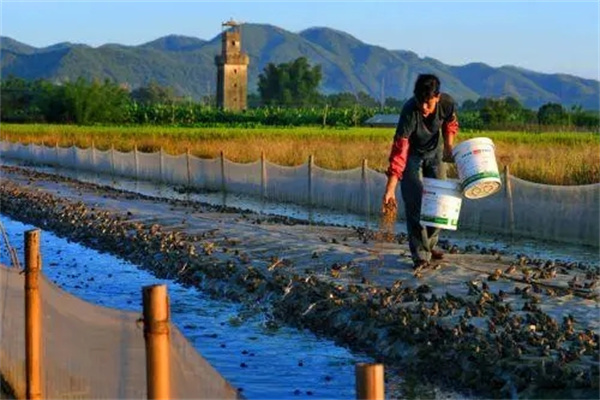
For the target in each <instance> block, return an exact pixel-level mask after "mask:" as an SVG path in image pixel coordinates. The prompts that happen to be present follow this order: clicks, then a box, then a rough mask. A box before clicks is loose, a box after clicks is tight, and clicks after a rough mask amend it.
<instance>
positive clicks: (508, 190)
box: [504, 165, 515, 242]
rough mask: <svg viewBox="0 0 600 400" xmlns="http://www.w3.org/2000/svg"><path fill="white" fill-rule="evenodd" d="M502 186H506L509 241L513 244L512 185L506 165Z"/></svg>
mask: <svg viewBox="0 0 600 400" xmlns="http://www.w3.org/2000/svg"><path fill="white" fill-rule="evenodd" d="M504 184H505V185H506V201H507V203H508V229H509V230H510V241H511V242H513V241H514V235H515V213H514V209H513V198H512V185H511V184H510V172H509V168H508V165H505V166H504Z"/></svg>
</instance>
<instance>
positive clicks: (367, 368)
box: [355, 363, 385, 400]
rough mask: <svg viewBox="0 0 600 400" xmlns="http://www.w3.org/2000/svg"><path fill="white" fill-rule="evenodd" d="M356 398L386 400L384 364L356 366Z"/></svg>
mask: <svg viewBox="0 0 600 400" xmlns="http://www.w3.org/2000/svg"><path fill="white" fill-rule="evenodd" d="M355 373H356V398H357V399H364V400H384V398H385V390H384V384H383V364H364V363H361V364H356V367H355Z"/></svg>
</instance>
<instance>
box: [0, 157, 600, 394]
mask: <svg viewBox="0 0 600 400" xmlns="http://www.w3.org/2000/svg"><path fill="white" fill-rule="evenodd" d="M1 172H2V176H1V179H2V185H1V186H0V211H1V212H2V213H3V214H6V215H8V216H10V217H11V218H13V219H16V220H20V221H22V222H26V223H29V224H32V225H35V226H38V227H40V228H42V229H45V230H50V231H53V232H55V233H57V234H58V235H61V236H64V237H67V238H69V239H71V240H73V241H77V242H80V243H83V244H85V245H86V246H88V247H91V248H94V249H97V250H101V251H107V252H110V253H112V254H115V255H117V256H120V257H122V258H124V259H126V260H128V261H131V262H133V263H135V264H137V265H139V266H140V267H141V268H144V269H147V270H150V271H152V272H153V273H154V274H155V275H156V276H157V277H159V278H169V279H174V280H176V281H178V282H180V283H182V284H184V285H189V286H194V287H198V288H199V289H201V290H204V291H206V292H208V293H210V294H211V295H213V296H215V297H218V298H228V299H234V300H237V301H240V302H243V303H246V304H255V305H256V304H259V305H260V306H261V307H264V308H265V309H268V310H269V314H270V315H272V316H273V318H272V320H271V321H270V324H272V326H273V329H277V326H279V325H280V324H290V325H294V326H297V327H301V328H308V329H310V330H312V331H313V332H316V333H318V334H320V335H324V336H326V337H329V338H334V339H335V340H336V341H338V342H339V343H341V344H343V345H345V346H349V347H351V348H354V349H357V350H361V351H366V352H367V353H369V354H371V355H372V356H373V357H375V358H376V359H377V360H378V361H380V362H382V363H384V364H385V365H386V368H387V369H388V373H389V374H391V373H398V371H400V373H402V374H403V375H404V377H405V379H406V380H407V381H410V380H413V381H418V382H431V383H434V384H436V385H440V386H442V387H449V388H452V389H455V390H464V391H467V392H469V393H474V394H476V395H477V396H482V397H516V396H518V397H554V398H557V397H560V398H564V397H570V398H598V396H599V394H600V393H599V387H598V382H599V364H600V363H599V355H600V353H599V349H600V347H599V342H598V341H599V337H598V329H599V326H600V321H599V319H600V317H599V315H598V294H599V289H598V280H599V268H598V265H590V264H583V263H577V262H562V261H560V260H544V259H534V258H530V257H528V255H527V254H519V255H517V256H514V255H507V254H503V253H502V251H499V250H498V249H494V248H481V247H480V248H477V247H472V246H469V247H466V248H461V247H459V246H456V245H453V244H452V243H450V242H447V241H446V242H443V246H442V247H444V249H445V250H446V254H445V256H444V259H443V260H441V261H440V262H438V263H437V264H435V265H432V266H431V267H429V268H426V269H424V270H420V271H413V269H412V265H411V262H410V255H409V251H408V246H407V244H406V238H405V237H404V236H403V235H395V234H394V233H393V232H389V230H385V229H381V230H378V231H369V230H367V229H365V228H352V227H339V226H328V225H316V224H308V223H306V222H305V221H301V220H294V219H291V218H285V217H275V216H265V215H260V214H255V213H251V212H248V211H244V210H239V209H230V208H225V207H219V206H210V205H206V204H200V203H192V202H186V201H180V200H161V199H156V198H150V197H146V196H143V195H139V194H132V193H128V192H123V191H118V190H114V189H111V188H108V187H100V186H97V185H93V184H88V183H81V182H77V181H74V180H71V179H67V178H61V177H57V176H53V175H47V174H43V173H39V172H33V171H31V170H26V169H22V168H18V167H2V171H1ZM396 395H397V396H398V397H406V396H407V393H397V394H396Z"/></svg>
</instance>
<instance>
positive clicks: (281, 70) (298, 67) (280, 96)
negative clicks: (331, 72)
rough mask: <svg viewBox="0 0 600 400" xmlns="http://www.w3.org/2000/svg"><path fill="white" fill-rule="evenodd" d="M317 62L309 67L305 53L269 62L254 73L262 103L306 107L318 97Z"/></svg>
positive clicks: (318, 67)
mask: <svg viewBox="0 0 600 400" xmlns="http://www.w3.org/2000/svg"><path fill="white" fill-rule="evenodd" d="M321 78H322V73H321V66H320V65H317V66H315V67H311V66H310V64H309V63H308V60H307V59H306V58H305V57H300V58H298V59H296V60H294V61H293V62H291V63H282V64H279V65H274V64H273V63H269V64H268V65H267V66H266V67H265V68H264V70H263V72H262V73H261V74H260V75H259V76H258V92H259V94H260V98H261V101H262V104H263V105H266V106H276V105H279V106H286V107H306V106H310V105H312V104H314V102H316V101H318V100H319V97H320V95H319V92H318V91H317V88H318V86H319V83H320V82H321Z"/></svg>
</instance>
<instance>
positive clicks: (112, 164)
mask: <svg viewBox="0 0 600 400" xmlns="http://www.w3.org/2000/svg"><path fill="white" fill-rule="evenodd" d="M110 173H111V175H112V177H113V180H114V178H115V145H114V144H111V145H110Z"/></svg>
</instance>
